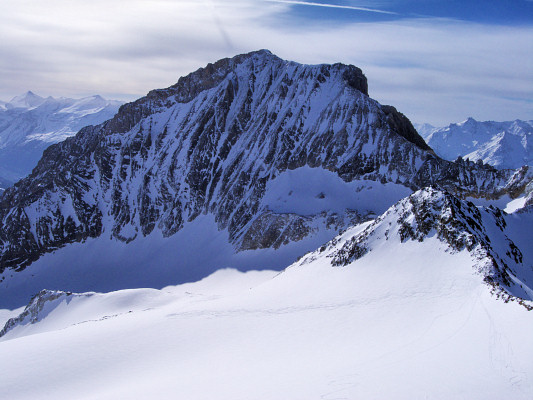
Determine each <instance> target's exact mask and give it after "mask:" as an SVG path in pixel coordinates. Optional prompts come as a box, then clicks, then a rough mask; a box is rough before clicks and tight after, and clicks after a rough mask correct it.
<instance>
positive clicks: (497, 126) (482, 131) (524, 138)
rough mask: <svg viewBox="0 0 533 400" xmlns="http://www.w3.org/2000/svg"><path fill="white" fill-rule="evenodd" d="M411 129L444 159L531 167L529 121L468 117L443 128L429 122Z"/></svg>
mask: <svg viewBox="0 0 533 400" xmlns="http://www.w3.org/2000/svg"><path fill="white" fill-rule="evenodd" d="M415 128H416V129H417V131H418V133H420V135H421V136H422V137H423V138H424V139H425V140H426V142H427V144H428V145H429V146H430V147H431V148H432V149H433V150H435V152H436V153H437V154H438V155H439V156H441V157H442V158H445V159H446V160H450V161H453V160H455V159H457V157H458V156H461V157H462V158H464V159H466V158H468V159H469V160H470V161H478V160H482V161H483V162H484V163H488V164H490V165H492V166H494V167H496V168H512V169H514V168H520V167H521V166H523V165H529V166H533V121H521V120H518V119H517V120H515V121H507V122H494V121H483V122H481V121H476V120H475V119H473V118H468V119H467V120H466V121H464V122H461V123H458V124H450V125H449V126H447V127H443V128H437V127H434V126H432V125H429V124H421V125H415Z"/></svg>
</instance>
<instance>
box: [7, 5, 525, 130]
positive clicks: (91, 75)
mask: <svg viewBox="0 0 533 400" xmlns="http://www.w3.org/2000/svg"><path fill="white" fill-rule="evenodd" d="M1 11H2V12H1V13H0V37H1V38H2V40H1V41H0V100H4V101H8V100H10V99H11V98H12V97H14V96H16V95H19V94H21V93H24V92H26V91H28V90H31V91H33V92H34V93H37V94H39V95H41V96H49V95H51V96H54V97H59V96H66V97H83V96H89V95H94V94H100V95H102V96H104V97H106V98H111V99H119V100H125V101H130V100H134V99H136V98H139V97H141V96H143V95H145V94H146V93H147V92H148V91H150V90H152V89H155V88H163V87H168V86H170V85H172V84H174V83H175V82H176V81H177V80H178V78H179V77H180V76H183V75H186V74H188V73H189V72H192V71H194V70H196V69H198V68H200V67H203V66H205V65H206V64H207V63H209V62H214V61H216V60H218V59H220V58H224V57H231V56H234V55H236V54H241V53H246V52H249V51H253V50H258V49H263V48H265V49H269V50H271V51H272V52H273V53H274V54H276V55H278V56H279V57H281V58H284V59H288V60H293V61H297V62H301V63H307V64H318V63H328V64H330V63H336V62H343V63H347V64H354V65H356V66H358V67H360V68H361V69H362V70H363V72H364V73H365V75H366V76H367V78H368V84H369V94H370V96H371V97H372V98H374V99H376V100H378V101H379V102H381V103H382V104H391V105H393V106H395V107H396V108H397V109H398V110H399V111H401V112H403V113H404V114H405V115H407V117H409V118H410V119H411V121H413V122H415V123H431V124H433V125H436V126H444V125H447V124H449V123H452V122H460V121H463V120H465V119H466V118H468V117H473V118H475V119H478V120H496V121H503V120H514V119H526V120H532V119H533V1H532V0H485V1H475V0H461V1H458V0H447V1H441V0H376V1H369V0H361V1H359V0H351V1H349V0H313V1H306V0H294V1H293V0H191V1H189V0H182V1H181V0H151V1H140V0H128V1H124V0H91V1H86V0H47V1H46V2H44V1H42V0H2V10H1Z"/></svg>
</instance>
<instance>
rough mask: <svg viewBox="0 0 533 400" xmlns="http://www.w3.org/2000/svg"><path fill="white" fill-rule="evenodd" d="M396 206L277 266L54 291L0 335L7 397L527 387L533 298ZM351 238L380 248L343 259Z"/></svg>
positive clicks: (244, 395)
mask: <svg viewBox="0 0 533 400" xmlns="http://www.w3.org/2000/svg"><path fill="white" fill-rule="evenodd" d="M388 216H389V217H390V216H391V215H390V214H388ZM387 218H388V217H387V214H386V215H384V216H383V218H381V220H380V219H378V220H376V221H378V222H377V224H376V223H374V224H371V223H366V224H363V225H360V226H356V227H353V228H351V229H349V230H348V231H346V232H345V233H344V234H343V235H341V236H340V237H338V238H336V239H335V240H334V241H332V242H330V243H329V244H328V245H327V246H324V248H321V249H319V250H318V251H317V252H315V253H311V254H309V255H308V256H307V257H304V258H303V259H302V260H300V261H299V262H297V263H295V264H294V265H293V266H291V267H290V268H288V269H286V270H285V271H283V272H282V273H280V274H276V273H274V272H272V271H262V272H247V273H240V272H238V271H236V270H232V269H225V270H219V271H217V272H216V273H214V274H213V275H211V276H209V277H208V278H205V279H203V280H201V281H199V282H196V283H191V284H185V285H179V286H170V287H166V288H164V289H162V290H153V289H135V290H127V291H119V292H113V293H107V294H98V293H87V294H80V295H78V294H68V293H54V292H42V293H41V294H40V296H39V297H36V298H35V299H34V300H33V302H32V303H31V304H30V306H29V307H28V308H27V312H26V315H24V314H23V315H21V317H20V320H19V321H16V323H13V324H12V326H11V327H10V329H9V330H7V331H6V332H5V335H4V336H3V337H2V338H0V359H3V360H9V368H6V369H5V370H4V371H3V373H2V374H0V398H9V399H13V400H22V399H35V398H39V399H56V398H61V397H67V398H76V399H117V398H128V399H144V398H148V397H150V398H151V397H157V398H160V399H174V398H186V399H213V398H216V399H232V400H233V399H249V398H253V399H285V398H287V399H306V400H307V399H341V398H349V399H359V398H361V399H386V398H394V399H413V398H414V399H419V398H424V399H501V398H509V399H510V398H512V399H529V398H530V395H531V393H532V392H533V363H531V359H532V357H533V342H532V341H531V340H530V338H531V332H532V331H533V313H532V312H531V311H528V310H527V308H526V307H525V306H524V304H525V305H528V304H531V302H529V303H528V302H525V303H523V304H519V303H518V301H513V300H511V301H507V302H506V301H503V299H502V298H499V297H498V296H497V293H496V292H494V291H493V290H492V294H491V286H490V285H488V284H487V283H486V282H485V281H484V279H483V275H482V274H480V273H479V272H477V270H476V268H474V267H473V266H474V265H477V263H478V262H479V260H478V258H477V257H476V256H475V255H474V254H473V253H472V252H470V251H468V250H467V249H464V250H462V251H452V250H451V248H450V246H449V245H448V244H447V243H446V242H444V241H442V240H441V239H440V238H439V237H438V236H437V235H429V236H428V237H426V238H424V240H423V241H418V240H407V241H402V240H401V238H400V235H399V234H398V233H395V232H396V231H395V230H394V229H397V228H398V227H399V224H397V225H395V224H394V223H393V220H390V219H387ZM389 222H391V225H390V226H391V229H392V230H391V231H390V234H389V236H388V237H387V238H385V236H384V235H383V234H382V233H383V231H380V229H381V228H380V226H381V227H386V226H389ZM369 232H373V233H375V235H374V234H372V235H369V234H368V233H369ZM380 232H381V233H380ZM530 233H531V232H530ZM354 237H365V238H367V239H368V240H367V242H366V243H367V244H368V246H369V248H370V249H371V250H370V251H368V252H367V253H365V254H364V255H363V256H362V257H360V258H358V259H356V260H353V261H350V262H348V263H347V264H346V265H344V266H333V265H332V261H333V260H334V258H335V257H336V255H337V254H339V253H340V252H342V251H343V248H345V246H346V245H347V244H349V243H351V242H352V238H354ZM32 320H33V321H35V322H34V323H31V321H32Z"/></svg>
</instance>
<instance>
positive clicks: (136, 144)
mask: <svg viewBox="0 0 533 400" xmlns="http://www.w3.org/2000/svg"><path fill="white" fill-rule="evenodd" d="M532 193H533V172H532V171H531V170H530V168H529V166H527V165H524V166H520V168H517V169H503V168H499V169H497V168H495V167H494V166H492V165H490V164H487V163H479V162H478V163H475V162H473V161H470V160H466V159H465V160H463V159H461V158H459V159H458V160H457V161H449V160H445V159H443V158H441V157H439V155H437V154H436V153H435V152H434V151H433V150H432V149H431V148H430V147H429V146H428V144H426V142H425V141H424V139H423V138H422V137H421V136H420V135H419V134H418V133H417V131H416V130H415V129H414V127H413V125H412V124H411V123H410V121H409V120H408V118H407V117H406V116H404V115H403V114H401V113H400V112H399V111H397V110H396V109H395V108H394V107H392V106H387V105H381V104H379V103H378V102H377V101H375V100H373V99H371V98H370V97H369V96H368V86H367V80H366V78H365V76H364V75H363V73H362V71H361V70H360V69H358V68H356V67H354V66H351V65H343V64H333V65H327V64H322V65H302V64H298V63H295V62H290V61H285V60H282V59H280V58H278V57H276V56H275V55H273V54H272V53H270V52H269V51H267V50H260V51H256V52H252V53H249V54H243V55H238V56H236V57H233V58H231V59H223V60H220V61H217V62H216V63H214V64H208V65H207V66H206V67H205V68H201V69H199V70H197V71H195V72H193V73H191V74H189V75H188V76H185V77H182V78H180V79H179V80H178V82H177V83H176V84H175V85H173V86H170V87H169V88H166V89H159V90H154V91H151V92H150V93H148V95H147V96H146V97H143V98H141V99H139V100H137V101H135V102H133V103H128V104H124V105H122V106H121V107H120V109H119V110H118V112H117V113H116V115H114V116H113V117H112V118H111V119H109V120H107V121H105V122H102V123H100V124H97V125H93V126H87V127H85V128H83V129H81V130H80V131H79V132H78V133H77V134H76V135H75V136H73V137H69V138H67V139H66V140H64V141H62V142H60V143H57V144H54V145H52V146H50V147H48V148H47V149H46V150H45V151H44V154H43V157H42V158H41V159H40V161H39V162H38V164H37V166H36V167H35V168H34V169H33V171H32V172H31V174H30V175H28V176H27V177H25V178H23V179H22V180H20V181H18V182H17V183H16V184H14V185H13V186H12V187H10V188H8V189H7V190H6V191H5V192H4V193H3V194H2V195H1V197H0V223H1V230H0V272H1V275H0V281H1V282H0V308H3V309H4V310H0V322H1V323H2V325H0V359H3V360H9V368H6V370H5V371H3V373H2V374H0V398H10V399H35V398H39V399H52V398H54V399H55V398H58V397H70V398H78V399H116V398H139V399H141V398H147V397H149V396H157V397H159V398H164V399H167V398H168V399H171V398H176V397H178V398H187V399H207V398H217V399H244V398H254V399H281V398H287V399H340V398H365V399H366V398H369V399H382V398H395V399H412V398H429V399H500V398H513V399H528V398H530V395H531V393H533V363H531V360H532V359H533V342H532V341H531V340H530V336H531V333H532V332H533V313H532V312H531V311H532V310H533V247H532V246H531V243H533V229H532V226H533V194H532ZM146 288H151V289H146ZM26 304H27V305H26ZM24 305H26V306H25V307H24ZM2 326H3V329H2ZM95 383H97V384H95Z"/></svg>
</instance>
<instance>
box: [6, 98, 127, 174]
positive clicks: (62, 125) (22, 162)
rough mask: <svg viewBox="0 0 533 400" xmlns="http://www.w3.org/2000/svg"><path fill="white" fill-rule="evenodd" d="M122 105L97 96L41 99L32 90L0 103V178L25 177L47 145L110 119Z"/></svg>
mask: <svg viewBox="0 0 533 400" xmlns="http://www.w3.org/2000/svg"><path fill="white" fill-rule="evenodd" d="M122 104H123V103H122V102H120V101H116V100H106V99H104V98H103V97H101V96H99V95H95V96H89V97H84V98H81V99H72V98H68V97H59V98H54V97H51V96H49V97H47V98H44V97H41V96H38V95H36V94H35V93H33V92H31V91H28V92H26V93H25V94H23V95H20V96H16V97H14V98H13V99H11V100H10V101H9V102H7V103H5V102H2V103H0V179H3V180H6V181H11V182H14V181H16V180H18V179H20V178H22V177H23V176H25V175H27V174H28V173H29V172H30V171H31V169H32V168H33V167H35V165H36V164H37V161H38V160H39V158H40V157H41V155H42V152H43V150H44V149H45V148H46V147H48V146H49V145H50V144H53V143H57V142H60V141H63V140H65V139H66V138H68V137H71V136H73V135H75V134H76V133H77V132H78V131H79V130H80V129H81V128H83V127H85V126H88V125H98V124H100V123H102V122H104V121H106V120H108V119H110V118H112V117H113V116H114V115H115V114H116V112H117V111H118V109H119V107H120V106H121V105H122Z"/></svg>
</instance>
